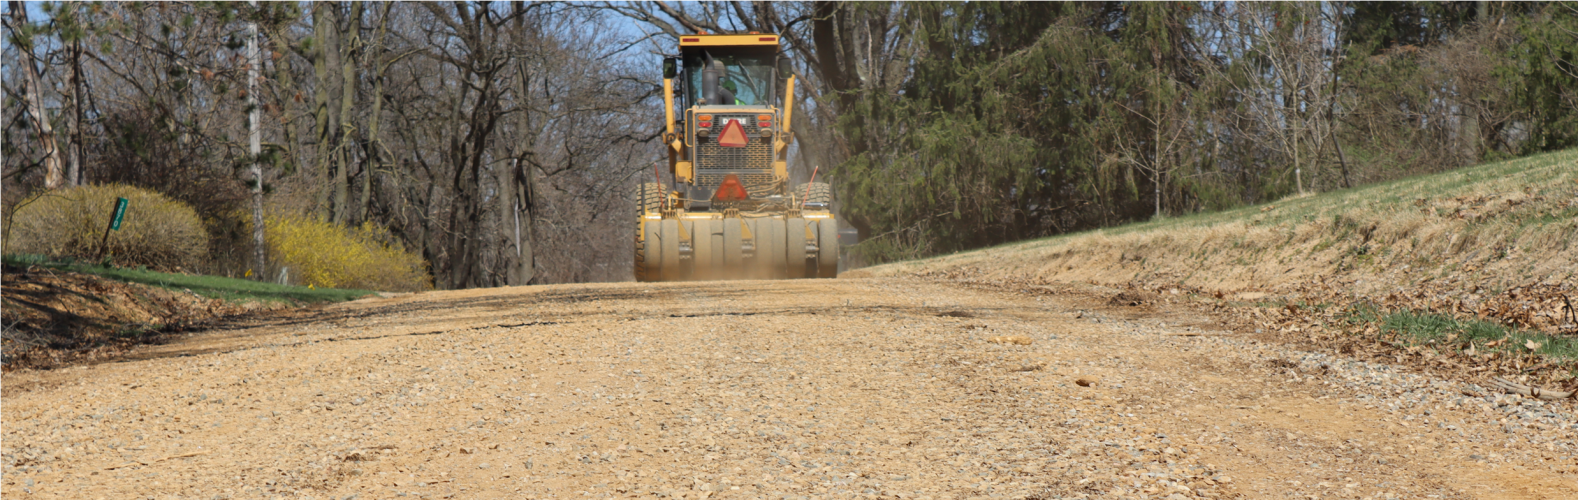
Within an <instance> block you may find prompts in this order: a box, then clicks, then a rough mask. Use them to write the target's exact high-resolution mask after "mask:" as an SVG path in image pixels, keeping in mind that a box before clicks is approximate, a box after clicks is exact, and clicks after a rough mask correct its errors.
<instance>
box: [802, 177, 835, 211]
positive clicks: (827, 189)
mask: <svg viewBox="0 0 1578 500" xmlns="http://www.w3.org/2000/svg"><path fill="white" fill-rule="evenodd" d="M808 193H809V194H808ZM794 197H795V198H797V199H803V200H802V201H805V202H806V203H820V204H822V205H823V206H826V205H829V204H831V203H833V186H832V185H831V184H828V183H826V182H810V183H806V184H801V185H799V186H795V188H794Z"/></svg>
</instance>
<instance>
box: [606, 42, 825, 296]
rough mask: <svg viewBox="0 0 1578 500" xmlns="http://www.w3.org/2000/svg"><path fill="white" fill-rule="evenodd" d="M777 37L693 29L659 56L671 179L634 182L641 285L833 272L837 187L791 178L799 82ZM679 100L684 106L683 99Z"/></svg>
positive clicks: (791, 276)
mask: <svg viewBox="0 0 1578 500" xmlns="http://www.w3.org/2000/svg"><path fill="white" fill-rule="evenodd" d="M778 47H779V37H778V35H775V34H759V33H746V34H706V33H700V34H696V35H686V36H682V37H680V39H679V48H680V57H677V58H668V59H665V60H664V61H663V111H664V113H665V117H666V120H667V121H666V122H665V123H666V131H665V133H664V134H663V142H664V143H665V144H666V146H665V147H666V148H667V149H668V170H669V174H670V179H672V182H671V183H670V184H664V183H662V182H661V181H660V179H661V177H659V176H658V175H657V173H656V172H654V176H655V177H658V179H654V181H656V182H644V183H642V184H641V185H639V186H637V188H636V191H635V193H633V194H632V199H633V201H634V202H635V205H636V217H637V219H636V234H635V250H636V253H635V275H636V280H638V281H676V280H694V279H699V280H708V279H734V278H755V279H783V278H818V277H820V278H832V277H836V276H837V275H838V233H839V231H838V223H837V221H835V220H834V218H833V213H832V212H831V211H830V209H831V203H832V189H831V188H830V186H828V184H826V183H820V182H815V180H816V179H815V177H814V175H815V174H814V173H813V178H812V179H811V180H812V182H810V183H806V184H801V185H798V186H790V185H788V183H789V172H788V168H787V162H788V154H789V145H790V144H791V143H793V142H794V134H793V133H791V132H790V128H789V123H790V120H791V119H792V118H793V116H792V115H793V114H792V112H791V111H792V110H793V108H794V106H793V103H794V83H795V78H794V75H793V73H792V72H791V71H790V67H789V64H788V63H789V61H788V60H787V59H783V58H780V57H779V54H778ZM676 104H677V107H676Z"/></svg>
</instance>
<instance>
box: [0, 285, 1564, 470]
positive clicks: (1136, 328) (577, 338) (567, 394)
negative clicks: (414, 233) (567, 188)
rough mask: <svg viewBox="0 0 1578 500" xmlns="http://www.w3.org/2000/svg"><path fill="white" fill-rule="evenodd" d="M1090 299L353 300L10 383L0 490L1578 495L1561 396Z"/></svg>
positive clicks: (619, 295)
mask: <svg viewBox="0 0 1578 500" xmlns="http://www.w3.org/2000/svg"><path fill="white" fill-rule="evenodd" d="M1103 304H1104V303H1103V302H1102V301H1098V300H1095V299H1092V298H1090V297H1089V296H1083V295H1080V294H1078V293H1053V294H1043V295H1030V294H1011V293H1007V292H997V291H983V290H975V289H967V288H961V287H959V286H955V285H950V284H947V283H939V282H930V281H922V280H911V279H854V280H847V279H846V280H811V281H794V282H787V281H785V282H761V281H740V282H723V283H677V284H634V283H621V284H602V285H575V286H553V287H520V288H505V289H488V290H467V291H456V292H437V293H425V294H417V295H408V296H402V297H395V298H382V299H365V300H362V301H357V302H351V303H346V304H340V305H336V306H331V307H326V308H322V309H314V310H309V311H301V312H296V313H290V314H281V315H279V316H278V317H273V318H258V319H254V320H253V322H252V323H251V324H246V325H237V326H234V327H231V328H229V329H223V330H215V331H210V332H205V333H200V334H196V335H193V336H191V337H189V338H187V339H185V340H183V341H181V342H178V343H175V344H170V345H164V346H154V347H148V348H144V349H142V350H140V351H138V352H137V353H136V354H135V357H136V358H137V359H133V360H128V361H124V362H116V363H105V364H98V365H91V366H78V367H73V368H67V369H61V370H52V371H16V372H12V373H8V374H6V375H5V378H4V381H3V382H4V393H3V395H4V407H3V418H4V420H3V424H4V430H3V443H0V444H3V449H0V454H3V460H4V462H3V473H4V474H3V478H0V494H3V496H4V497H6V498H109V499H123V498H205V499H206V498H335V499H344V498H361V499H369V498H397V497H408V498H409V497H415V498H501V497H508V498H549V497H599V498H601V497H668V498H708V497H732V498H858V497H888V498H892V497H897V498H974V497H987V498H998V497H1001V498H1060V497H1061V498H1163V499H1169V500H1172V499H1180V498H1235V497H1236V498H1376V499H1380V498H1578V479H1575V478H1578V462H1575V461H1578V458H1575V456H1578V446H1575V442H1574V440H1575V436H1578V422H1575V419H1574V417H1573V413H1572V411H1571V406H1567V405H1566V403H1549V402H1546V403H1542V402H1538V401H1533V400H1529V399H1520V398H1518V397H1516V396H1508V395H1497V394H1492V393H1489V392H1486V391H1484V390H1482V389H1480V388H1478V387H1475V386H1473V385H1470V384H1464V383H1460V382H1450V381H1443V380H1439V379H1432V378H1429V377H1424V376H1420V375H1415V374H1410V373H1406V372H1405V371H1403V370H1400V369H1397V368H1394V367H1389V366H1384V365H1375V364H1369V363H1363V362H1358V361H1353V360H1347V359H1343V358H1341V357H1336V356H1332V355H1328V354H1321V353H1311V352H1300V351H1298V350H1295V349H1291V348H1288V347H1287V346H1282V345H1271V344H1263V343H1258V342H1253V341H1250V340H1246V339H1245V338H1243V337H1240V336H1238V335H1237V334H1235V333H1233V332H1228V331H1219V330H1217V329H1216V328H1217V327H1215V326H1213V325H1214V323H1212V322H1210V320H1209V319H1207V318H1201V317H1195V316H1189V315H1188V314H1192V313H1184V312H1178V311H1165V310H1150V309H1145V310H1141V309H1136V308H1121V307H1109V306H1105V305H1103ZM1005 339H1006V340H1005ZM1023 339H1029V340H1028V345H1026V342H1025V341H1024V340H1023Z"/></svg>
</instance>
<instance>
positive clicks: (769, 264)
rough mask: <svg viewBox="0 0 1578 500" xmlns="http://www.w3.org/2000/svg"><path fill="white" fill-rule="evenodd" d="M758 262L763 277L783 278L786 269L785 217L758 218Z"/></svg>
mask: <svg viewBox="0 0 1578 500" xmlns="http://www.w3.org/2000/svg"><path fill="white" fill-rule="evenodd" d="M756 230H757V231H760V232H759V233H757V235H756V264H757V266H758V267H757V268H758V269H760V273H761V277H762V278H763V279H770V280H771V279H781V278H783V277H784V275H785V271H784V265H785V264H784V246H785V241H784V221H783V219H757V223H756Z"/></svg>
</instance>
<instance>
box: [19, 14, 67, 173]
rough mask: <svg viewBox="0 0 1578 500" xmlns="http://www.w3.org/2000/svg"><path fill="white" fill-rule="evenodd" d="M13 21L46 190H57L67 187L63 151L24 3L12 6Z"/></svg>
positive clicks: (28, 111)
mask: <svg viewBox="0 0 1578 500" xmlns="http://www.w3.org/2000/svg"><path fill="white" fill-rule="evenodd" d="M11 18H12V23H13V26H12V27H11V29H12V33H15V34H16V38H15V41H16V42H20V43H19V45H18V46H17V51H18V52H21V53H22V55H23V60H22V61H21V62H22V64H23V65H24V66H27V69H25V70H23V71H22V73H23V76H24V77H25V78H26V85H25V86H26V87H27V88H26V89H25V90H24V93H25V94H26V96H27V114H28V115H29V116H30V117H32V121H33V129H34V131H36V132H37V133H38V145H39V149H42V150H43V151H44V188H45V189H58V188H60V187H62V185H63V184H65V173H64V172H62V171H61V165H60V150H59V148H57V147H56V146H55V127H54V126H53V125H52V124H50V123H49V114H48V113H47V112H46V111H45V108H44V85H43V82H42V81H40V78H39V75H38V58H37V55H35V54H34V53H33V38H32V34H31V33H29V31H30V29H29V22H28V20H27V7H26V6H25V5H23V3H22V2H15V1H13V2H11ZM24 37H25V38H24Z"/></svg>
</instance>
